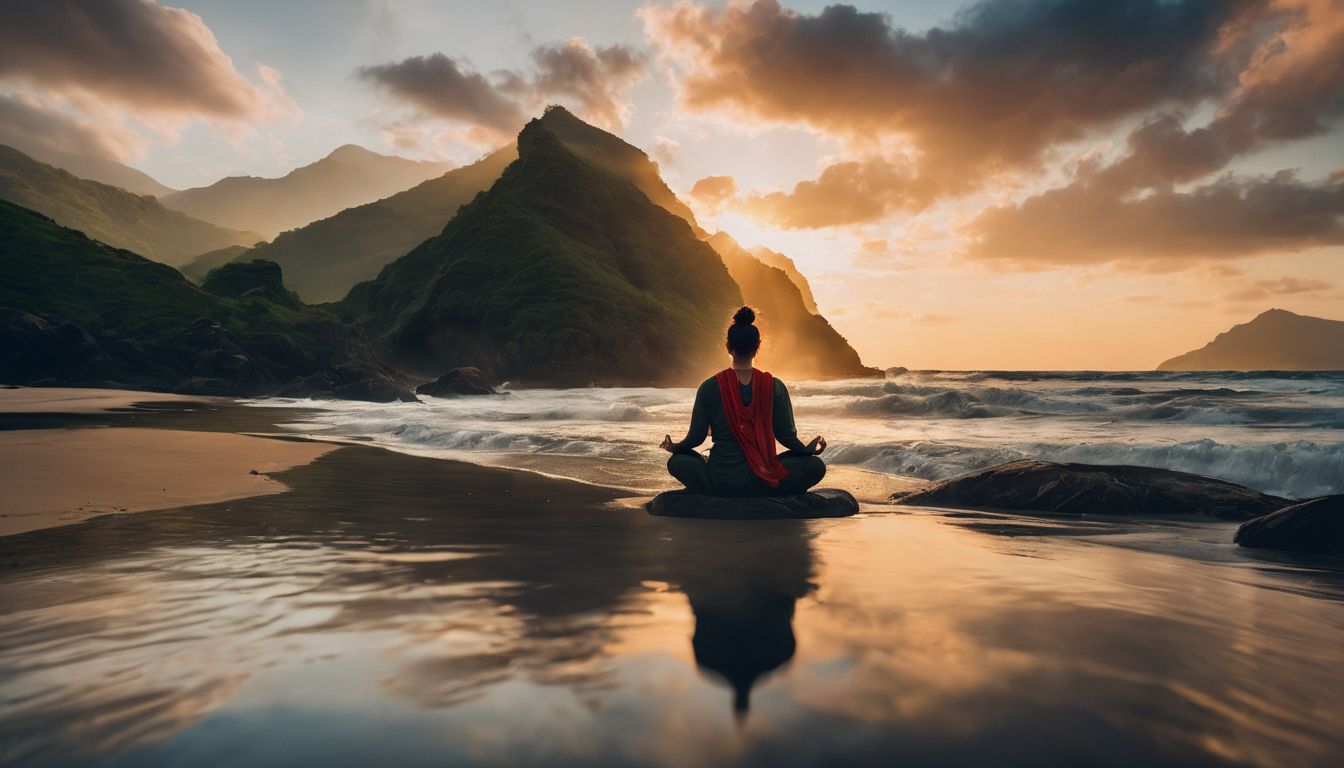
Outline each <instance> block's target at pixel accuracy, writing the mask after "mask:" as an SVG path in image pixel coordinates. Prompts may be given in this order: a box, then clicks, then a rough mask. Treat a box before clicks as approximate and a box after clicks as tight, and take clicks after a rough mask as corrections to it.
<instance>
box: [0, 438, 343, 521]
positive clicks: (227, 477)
mask: <svg viewBox="0 0 1344 768" xmlns="http://www.w3.org/2000/svg"><path fill="white" fill-rule="evenodd" d="M333 450H336V446H333V445H323V444H320V443H302V442H292V441H284V440H269V439H266V438H261V437H249V436H246V435H233V434H229V433H226V432H191V431H186V430H173V429H142V428H135V427H129V428H120V427H102V428H100V427H93V428H88V429H33V430H15V431H8V432H0V466H3V467H4V472H3V474H4V476H5V479H4V486H5V502H4V509H3V512H0V536H9V535H12V534H16V533H23V532H24V531H31V530H36V529H39V528H50V527H53V526H57V525H70V524H72V523H79V522H83V521H85V520H88V519H90V518H92V517H96V516H98V515H102V514H107V513H109V512H145V511H150V510H156V509H171V508H174V507H187V506H194V505H197V504H209V503H214V502H220V501H228V500H230V499H240V498H246V497H249V496H259V495H262V494H269V493H282V492H284V491H285V490H287V488H286V486H285V485H284V484H283V483H280V482H278V481H276V480H273V479H271V478H270V477H267V473H272V472H280V471H283V470H286V469H290V468H292V467H295V466H298V465H300V464H307V463H308V462H310V461H313V460H314V459H316V458H318V457H319V456H322V455H324V454H327V453H330V452H331V451H333ZM253 472H255V473H256V474H253Z"/></svg>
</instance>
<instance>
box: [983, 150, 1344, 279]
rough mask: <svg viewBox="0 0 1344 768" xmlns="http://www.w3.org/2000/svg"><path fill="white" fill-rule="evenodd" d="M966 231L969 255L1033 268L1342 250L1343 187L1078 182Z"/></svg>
mask: <svg viewBox="0 0 1344 768" xmlns="http://www.w3.org/2000/svg"><path fill="white" fill-rule="evenodd" d="M968 234H969V235H970V236H971V238H972V239H971V245H970V247H969V248H968V249H967V252H966V253H967V255H969V256H970V257H972V258H976V259H984V260H1002V261H1008V262H1013V263H1016V264H1020V265H1024V266H1037V267H1044V266H1051V265H1057V264H1096V263H1106V262H1114V261H1167V260H1181V259H1233V258H1240V257H1245V256H1252V255H1256V254H1261V253H1269V252H1284V251H1301V250H1306V249H1308V248H1315V247H1320V246H1327V245H1339V244H1344V183H1328V184H1306V183H1302V182H1300V181H1298V180H1297V179H1295V178H1294V177H1293V175H1292V174H1291V173H1288V172H1284V173H1280V174H1276V175H1275V176H1272V177H1269V178H1262V179H1249V180H1238V179H1235V178H1231V177H1229V178H1224V179H1221V180H1219V181H1215V182H1213V183H1210V184H1206V185H1204V186H1201V187H1198V188H1195V189H1193V190H1191V191H1189V192H1179V191H1175V190H1172V189H1159V190H1154V191H1153V192H1151V194H1147V195H1144V196H1141V197H1130V196H1125V195H1123V194H1117V192H1116V190H1115V188H1113V187H1110V186H1108V185H1106V184H1101V183H1091V182H1089V181H1088V180H1086V179H1084V180H1081V181H1079V182H1076V183H1074V184H1072V185H1070V186H1067V187H1062V188H1059V189H1053V190H1050V191H1048V192H1045V193H1043V194H1040V195H1036V196H1033V197H1030V198H1028V199H1026V200H1024V201H1023V202H1021V203H1019V204H1016V205H1006V206H999V207H994V208H989V209H986V210H985V211H983V212H982V213H981V214H980V215H979V216H978V217H976V219H975V220H974V221H973V222H972V223H971V224H970V226H969V231H968Z"/></svg>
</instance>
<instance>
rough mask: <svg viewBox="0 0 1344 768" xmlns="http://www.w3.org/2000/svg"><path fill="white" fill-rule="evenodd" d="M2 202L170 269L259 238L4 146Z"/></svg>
mask: <svg viewBox="0 0 1344 768" xmlns="http://www.w3.org/2000/svg"><path fill="white" fill-rule="evenodd" d="M0 200H7V201H9V202H11V203H14V204H16V205H20V206H23V207H25V208H31V209H33V210H35V211H37V212H38V213H41V214H44V215H46V216H50V217H51V218H52V219H53V220H55V221H56V222H57V223H58V224H60V225H62V226H65V227H70V228H71V229H77V230H79V231H81V232H83V233H85V234H86V235H88V236H89V237H91V238H93V239H95V240H101V241H102V242H104V243H107V244H108V245H111V246H113V247H116V248H125V249H127V250H131V251H134V252H136V253H139V254H141V255H143V256H144V257H145V258H148V259H152V260H154V261H161V262H163V263H165V264H173V265H178V264H184V263H186V262H187V261H189V260H190V259H191V258H192V257H193V256H196V255H197V254H200V253H204V252H206V251H212V250H215V249H217V248H224V247H226V246H230V245H253V244H255V243H256V242H257V241H259V240H261V239H262V237H261V235H258V234H257V233H255V232H240V231H237V230H232V229H225V228H223V227H218V226H215V225H214V224H208V223H206V222H204V221H198V220H196V219H193V218H191V217H190V216H188V215H186V214H184V213H180V212H178V211H170V210H168V209H167V208H165V207H163V205H161V204H160V203H159V201H158V200H155V199H154V198H153V197H150V196H148V195H134V194H131V193H130V192H127V191H126V190H124V189H121V188H119V187H112V186H108V185H107V184H99V183H98V182H96V181H86V180H84V179H80V178H77V177H75V176H73V175H71V174H70V173H68V172H66V171H63V170H61V169H60V168H56V167H53V166H50V165H46V164H45V163H39V162H37V161H36V160H34V159H32V158H31V157H29V156H27V155H25V154H23V153H22V152H20V151H18V150H17V149H14V148H13V147H7V146H4V145H0Z"/></svg>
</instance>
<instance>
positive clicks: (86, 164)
mask: <svg viewBox="0 0 1344 768" xmlns="http://www.w3.org/2000/svg"><path fill="white" fill-rule="evenodd" d="M16 148H17V149H18V150H19V151H20V152H23V153H24V154H26V155H28V156H29V157H31V158H33V159H34V160H37V161H38V162H40V163H46V164H47V165H54V166H56V167H57V168H60V169H61V170H63V171H69V172H70V173H71V174H73V175H75V176H78V177H79V178H81V179H86V180H88V181H96V182H98V183H99V184H108V185H110V186H113V187H121V188H122V189H124V190H126V191H127V192H132V193H134V194H137V195H153V196H154V197H163V196H164V195H170V194H172V193H174V192H176V191H177V190H175V189H173V188H172V187H169V186H167V185H164V184H160V183H159V182H158V180H156V179H155V178H153V177H152V176H150V175H149V174H147V173H145V172H144V171H139V170H136V169H135V168H132V167H130V166H129V165H124V164H122V163H119V162H117V161H116V160H108V159H107V158H103V157H94V156H92V155H79V154H75V153H72V152H58V151H56V150H52V149H47V148H44V147H37V146H33V147H29V146H20V147H16Z"/></svg>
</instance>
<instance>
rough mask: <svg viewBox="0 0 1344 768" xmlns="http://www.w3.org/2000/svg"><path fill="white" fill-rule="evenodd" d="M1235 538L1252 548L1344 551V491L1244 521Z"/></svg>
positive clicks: (1325, 552) (1332, 552)
mask: <svg viewBox="0 0 1344 768" xmlns="http://www.w3.org/2000/svg"><path fill="white" fill-rule="evenodd" d="M1235 541H1236V542H1237V543H1238V544H1240V545H1241V546H1243V547H1248V548H1252V549H1282V550H1290V551H1294V552H1308V553H1312V554H1322V555H1339V554H1344V494H1339V495H1335V496H1323V497H1321V498H1319V499H1312V500H1311V501H1304V502H1302V503H1301V504H1294V505H1292V506H1291V507H1284V508H1283V509H1280V510H1279V511H1277V512H1273V513H1271V514H1268V515H1265V516H1264V517H1257V518H1256V519H1254V520H1251V521H1250V522H1247V523H1243V524H1242V526H1241V527H1240V528H1238V529H1237V536H1236V539H1235Z"/></svg>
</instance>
